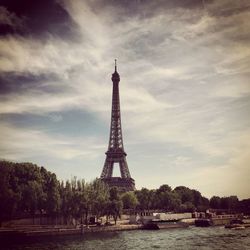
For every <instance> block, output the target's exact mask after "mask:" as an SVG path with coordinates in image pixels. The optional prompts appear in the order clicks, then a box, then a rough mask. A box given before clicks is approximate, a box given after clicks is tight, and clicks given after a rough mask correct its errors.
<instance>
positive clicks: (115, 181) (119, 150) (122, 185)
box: [101, 61, 135, 191]
mask: <svg viewBox="0 0 250 250" xmlns="http://www.w3.org/2000/svg"><path fill="white" fill-rule="evenodd" d="M111 79H112V82H113V94H112V111H111V123H110V136H109V145H108V151H107V152H106V160H105V163H104V167H103V170H102V174H101V179H102V180H103V181H104V182H105V183H107V184H108V185H109V186H111V187H112V186H116V187H118V188H119V189H123V190H125V191H132V190H135V181H134V179H132V178H131V175H130V173H129V169H128V164H127V161H126V156H127V154H126V153H125V151H124V147H123V138H122V123H121V111H120V97H119V82H120V75H119V74H118V72H117V66H116V61H115V72H114V73H113V74H112V78H111ZM115 163H118V164H119V167H120V173H121V177H113V169H114V164H115Z"/></svg>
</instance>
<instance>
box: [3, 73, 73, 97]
mask: <svg viewBox="0 0 250 250" xmlns="http://www.w3.org/2000/svg"><path fill="white" fill-rule="evenodd" d="M57 81H59V78H58V76H57V75H56V74H40V75H33V74H29V73H25V74H17V73H15V72H8V73H2V74H1V75H0V95H1V94H11V93H16V94H17V93H19V94H22V93H25V92H28V91H39V92H43V93H51V94H53V93H55V94H56V93H57V94H59V93H62V92H69V91H70V87H69V86H65V85H63V84H62V83H61V84H60V85H55V84H48V82H57Z"/></svg>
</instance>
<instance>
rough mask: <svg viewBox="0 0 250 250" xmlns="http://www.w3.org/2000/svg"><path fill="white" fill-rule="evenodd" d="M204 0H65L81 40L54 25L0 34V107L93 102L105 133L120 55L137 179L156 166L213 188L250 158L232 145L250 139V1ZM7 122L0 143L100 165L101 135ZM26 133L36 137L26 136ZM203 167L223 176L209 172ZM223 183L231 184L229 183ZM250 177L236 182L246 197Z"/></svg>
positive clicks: (50, 111)
mask: <svg viewBox="0 0 250 250" xmlns="http://www.w3.org/2000/svg"><path fill="white" fill-rule="evenodd" d="M203 2H204V3H205V7H204V6H203V5H202V2H201V1H184V2H183V1H161V5H159V6H157V5H158V4H156V2H155V1H143V2H141V3H140V4H138V3H137V1H129V2H127V1H124V2H121V1H119V2H116V3H115V2H114V1H76V0H75V1H59V3H60V5H61V8H63V9H64V12H65V13H64V14H65V16H67V20H71V21H70V22H69V29H73V30H75V29H76V30H75V31H76V32H74V36H75V38H76V39H75V40H74V39H67V38H65V39H63V38H62V37H61V36H57V35H56V34H55V33H53V32H52V30H48V31H47V34H46V35H44V37H43V39H41V38H39V37H37V36H31V35H28V36H23V35H20V34H19V35H18V34H9V35H6V36H2V37H1V38H0V54H1V58H0V73H1V81H2V82H4V87H2V88H0V89H1V99H0V113H1V114H4V115H5V116H8V115H10V114H13V115H14V114H19V115H20V116H25V115H27V114H29V115H31V116H32V115H40V116H47V117H48V118H49V119H51V120H52V121H54V122H56V123H60V122H65V120H64V117H63V115H61V114H60V112H66V113H67V112H73V111H83V112H84V111H86V112H89V113H91V114H92V115H93V116H94V117H96V118H97V120H98V122H99V125H98V126H96V127H95V128H93V129H96V130H97V132H98V130H103V131H104V130H106V131H107V138H108V129H109V121H110V105H111V94H112V93H111V91H112V82H111V80H110V77H111V73H112V71H113V66H114V65H113V59H114V58H118V71H119V73H120V76H121V82H120V99H121V110H122V111H121V112H122V122H123V132H124V133H123V135H124V137H125V138H124V142H125V148H126V150H127V152H128V162H129V164H130V162H131V165H130V170H131V172H132V173H133V172H134V175H133V176H135V177H136V179H137V181H138V185H141V186H145V180H146V179H147V178H149V179H150V178H152V166H154V171H153V172H154V174H155V175H156V176H155V177H154V178H155V181H154V183H153V182H152V185H154V187H156V186H157V185H158V184H159V181H161V182H163V181H164V180H165V179H166V181H168V176H171V180H169V182H171V185H174V186H177V185H181V184H185V185H187V186H190V185H193V184H194V185H195V188H196V189H199V190H200V191H201V192H202V191H204V192H206V193H207V194H209V195H210V193H211V192H212V189H211V192H210V193H209V185H213V187H214V189H213V190H214V192H216V188H218V190H219V188H220V185H219V184H220V183H219V179H220V178H222V177H223V174H225V176H227V178H224V179H225V180H232V176H233V175H234V174H235V173H236V167H238V166H239V165H241V164H243V162H244V164H243V165H244V167H242V169H241V168H239V169H240V173H245V172H244V171H246V170H247V169H246V164H245V163H246V162H247V159H246V158H244V157H245V156H244V155H240V153H239V152H235V150H237V148H238V147H240V148H242V146H239V145H244V143H245V141H247V136H244V135H246V134H247V132H243V131H246V128H247V127H249V124H250V120H249V118H248V113H249V109H250V108H249V107H250V105H249V101H248V100H249V94H250V86H249V80H248V79H249V67H248V65H249V58H250V57H249V53H250V52H249V49H248V47H249V46H248V45H249V41H250V37H249V34H248V30H249V23H248V22H246V20H248V19H249V18H248V17H249V13H250V12H249V10H248V8H247V5H246V2H244V4H245V7H246V8H245V9H244V10H243V9H242V8H241V6H240V5H239V4H238V3H236V2H235V1H234V2H231V1H230V3H231V4H230V5H228V4H227V2H225V1H219V2H218V1H203ZM131 6H134V7H135V8H133V9H131ZM8 15H12V14H11V13H9V14H8ZM5 19H6V18H5ZM6 20H7V19H6ZM72 23H74V25H73V26H72V25H71V24H72ZM41 34H42V32H41ZM68 36H69V37H70V38H72V37H71V36H70V35H68ZM76 114H78V115H79V112H76ZM0 125H1V126H2V130H3V131H4V134H5V135H4V134H3V135H1V136H2V141H4V140H7V141H8V143H6V144H5V145H1V150H2V152H3V155H6V157H8V158H13V159H19V158H20V159H24V158H25V159H29V158H30V159H38V158H39V159H40V160H41V156H42V155H46V154H48V155H49V157H50V159H56V161H58V162H59V159H60V157H62V161H63V160H65V161H66V162H67V161H72V163H76V165H77V166H78V167H79V166H80V161H79V159H81V160H82V161H84V164H85V163H86V164H85V165H86V166H87V165H89V166H91V167H92V168H93V169H92V171H93V172H92V173H97V172H98V171H99V172H100V169H99V167H100V166H102V164H103V162H102V161H103V160H104V159H102V157H103V154H100V151H101V153H102V152H104V148H105V145H106V143H107V141H103V140H104V138H99V139H98V138H88V137H86V135H85V136H83V137H82V138H79V139H78V140H76V139H74V138H73V139H72V138H71V137H67V136H65V135H63V134H61V136H60V133H59V132H58V131H57V134H56V133H55V132H54V134H53V133H52V132H51V130H50V128H51V127H49V126H48V127H42V125H41V127H40V128H34V127H27V128H26V129H21V128H19V127H18V121H16V124H9V123H8V124H5V123H3V122H1V123H0ZM44 126H45V125H44ZM7 135H8V136H9V139H7V137H6V136H7ZM239 138H240V139H239ZM238 139H239V140H240V142H239V144H237V143H236V142H237V140H238ZM23 140H25V141H30V144H29V145H27V146H25V145H21V144H19V143H20V141H23ZM82 141H85V143H82ZM36 143H37V144H36ZM99 145H100V147H102V148H98V150H100V151H98V150H96V148H95V147H98V146H99ZM85 147H86V148H85ZM39 152H42V153H39ZM145 152H147V153H145ZM152 152H153V153H152ZM95 154H96V155H99V156H100V159H101V160H100V159H99V158H98V157H97V156H95ZM23 155H25V157H22V156H23ZM38 155H40V156H39V157H38ZM139 156H140V157H139ZM36 157H38V158H36ZM91 157H94V158H91ZM91 159H92V161H91ZM93 159H94V160H93ZM244 159H245V160H244ZM50 164H51V163H50ZM63 164H66V163H65V162H64V163H63ZM67 164H68V163H67ZM67 164H66V165H65V169H67V173H68V174H69V173H70V171H71V169H69V165H67ZM95 164H96V166H95ZM97 165H98V167H97ZM142 166H143V169H144V176H141V171H142ZM86 168H87V167H86ZM84 169H85V168H84ZM74 171H76V169H75V170H74ZM81 171H82V172H84V170H81ZM81 171H80V172H81ZM89 171H90V170H89ZM94 171H96V172H94ZM82 172H81V173H82ZM90 172H91V171H90ZM90 172H89V173H90ZM183 172H185V173H186V172H188V173H186V174H185V176H184V177H185V178H184V177H182V176H183ZM159 173H160V174H159ZM163 173H164V174H163ZM65 174H66V173H65ZM206 175H207V176H209V177H211V178H212V176H213V175H214V176H216V177H215V179H214V181H211V182H210V181H207V182H206V183H202V182H201V181H200V179H202V180H203V179H205V177H206ZM217 176H218V178H217ZM240 176H242V174H239V179H240ZM195 178H197V179H196V181H195ZM199 178H200V179H199ZM163 179H164V180H163ZM222 179H223V178H222ZM224 179H223V180H224ZM209 180H210V179H209ZM222 182H223V181H222ZM244 183H245V182H244ZM221 185H224V186H225V190H224V191H223V192H224V193H223V192H221V193H222V194H223V195H224V194H226V193H228V194H229V192H231V191H232V189H230V188H229V187H228V184H227V183H225V182H223V183H221ZM244 185H245V184H244ZM244 185H242V186H241V187H239V189H238V191H237V192H238V193H239V194H241V196H242V197H243V196H246V195H247V194H246V192H245V191H244V188H245V186H244ZM215 187H216V188H215ZM218 192H219V191H218Z"/></svg>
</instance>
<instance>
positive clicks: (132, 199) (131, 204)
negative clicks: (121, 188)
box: [121, 192, 139, 209]
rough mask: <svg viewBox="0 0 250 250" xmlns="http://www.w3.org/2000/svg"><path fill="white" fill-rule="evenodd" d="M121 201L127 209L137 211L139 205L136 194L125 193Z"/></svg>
mask: <svg viewBox="0 0 250 250" xmlns="http://www.w3.org/2000/svg"><path fill="white" fill-rule="evenodd" d="M121 199H122V202H123V207H124V208H125V209H135V208H136V206H137V205H138V203H139V202H138V200H137V197H136V195H135V193H134V192H126V193H123V194H122V196H121Z"/></svg>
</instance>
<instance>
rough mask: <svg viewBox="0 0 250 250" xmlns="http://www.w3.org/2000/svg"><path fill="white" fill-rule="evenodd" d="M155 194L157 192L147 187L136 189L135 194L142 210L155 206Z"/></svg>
mask: <svg viewBox="0 0 250 250" xmlns="http://www.w3.org/2000/svg"><path fill="white" fill-rule="evenodd" d="M154 194H155V192H154V191H153V190H148V189H147V188H142V189H141V190H136V191H135V195H136V197H137V200H138V201H139V208H140V209H141V210H148V211H149V210H150V209H151V208H152V207H153V205H154V204H153V203H154V201H155V197H154Z"/></svg>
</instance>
